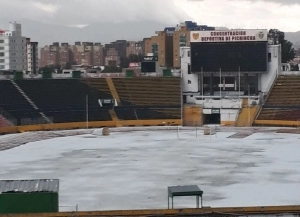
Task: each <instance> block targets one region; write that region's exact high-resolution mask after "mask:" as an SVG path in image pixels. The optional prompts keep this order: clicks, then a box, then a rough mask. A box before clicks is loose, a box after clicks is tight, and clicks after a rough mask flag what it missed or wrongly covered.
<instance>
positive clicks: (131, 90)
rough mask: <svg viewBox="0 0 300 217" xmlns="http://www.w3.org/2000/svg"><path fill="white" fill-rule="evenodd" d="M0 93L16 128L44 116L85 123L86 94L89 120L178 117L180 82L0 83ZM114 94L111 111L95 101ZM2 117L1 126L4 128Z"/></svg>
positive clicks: (1, 103)
mask: <svg viewBox="0 0 300 217" xmlns="http://www.w3.org/2000/svg"><path fill="white" fill-rule="evenodd" d="M112 82H113V88H114V89H115V91H114V92H115V93H114V94H113V93H112V87H111V86H112ZM108 83H109V84H108ZM0 91H1V93H2V94H0V109H2V110H3V111H4V112H5V114H6V113H7V114H9V115H11V117H13V119H14V118H15V119H16V120H17V123H16V124H15V125H22V124H24V125H32V124H34V125H36V124H44V122H43V123H42V122H41V123H40V122H38V121H39V119H43V121H45V120H44V119H45V117H46V118H49V120H51V122H52V123H71V122H85V121H86V120H87V112H86V108H87V106H86V99H87V96H88V120H89V121H90V122H91V121H112V120H114V121H115V120H160V119H181V88H180V78H119V79H110V80H109V81H108V80H107V79H103V78H100V79H99V78H98V79H97V78H85V79H25V80H15V81H11V80H1V81H0ZM116 95H117V96H118V98H119V99H118V101H120V104H119V106H116V107H115V109H114V110H113V109H112V108H111V107H101V106H100V104H99V99H113V98H116V97H115V96H116ZM119 96H120V97H119ZM41 114H43V115H41ZM112 114H113V115H112ZM113 116H114V118H113ZM5 119H6V118H5V117H3V120H2V119H1V120H2V122H1V123H2V125H3V126H4V125H5V126H9V122H6V120H7V119H6V120H5ZM24 120H25V121H24ZM33 120H35V121H33ZM25 122H26V123H25Z"/></svg>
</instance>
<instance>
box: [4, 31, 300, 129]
mask: <svg viewBox="0 0 300 217" xmlns="http://www.w3.org/2000/svg"><path fill="white" fill-rule="evenodd" d="M267 32H268V31H267V30H264V29H262V30H258V29H257V30H211V31H192V32H191V38H190V41H191V45H190V47H186V46H183V47H181V48H180V53H181V71H179V73H178V72H176V71H175V70H173V71H171V70H167V69H162V68H160V67H158V58H155V57H154V56H153V54H149V55H148V56H145V57H144V60H143V61H142V62H141V70H140V71H141V72H140V73H138V72H137V70H134V71H131V70H127V71H126V72H123V73H110V74H109V73H108V74H106V73H96V74H92V73H86V72H84V73H83V72H80V71H72V73H71V74H68V75H67V76H66V75H59V74H55V73H53V74H49V73H48V74H47V73H45V74H42V75H41V74H38V75H27V74H23V73H22V72H15V73H14V75H9V74H5V73H4V74H3V73H2V75H0V91H1V95H0V132H1V133H9V132H23V131H28V130H29V131H30V130H33V131H35V130H51V129H73V128H86V127H103V126H109V127H116V126H152V125H155V126H157V125H184V126H202V125H205V124H218V125H222V126H237V127H246V126H253V125H255V126H266V125H268V126H294V127H295V126H299V125H300V113H299V106H300V104H299V103H300V102H299V99H298V98H299V96H298V95H299V94H298V92H299V89H300V79H299V77H298V75H297V73H296V74H293V75H292V73H291V72H288V71H285V70H283V67H282V63H281V46H280V45H269V44H268V39H267ZM150 68H151V70H150V71H149V69H150ZM285 68H287V67H285Z"/></svg>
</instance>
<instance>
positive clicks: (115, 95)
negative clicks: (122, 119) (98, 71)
mask: <svg viewBox="0 0 300 217" xmlns="http://www.w3.org/2000/svg"><path fill="white" fill-rule="evenodd" d="M106 82H107V85H108V87H109V90H110V92H111V95H112V96H113V98H114V99H116V101H117V103H118V105H121V100H120V97H119V94H118V92H117V89H116V87H115V84H114V82H113V80H112V78H106Z"/></svg>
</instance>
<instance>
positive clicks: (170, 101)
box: [81, 77, 181, 120]
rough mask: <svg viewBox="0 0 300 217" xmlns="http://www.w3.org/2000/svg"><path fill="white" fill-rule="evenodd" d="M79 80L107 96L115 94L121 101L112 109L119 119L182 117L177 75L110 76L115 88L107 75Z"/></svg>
mask: <svg viewBox="0 0 300 217" xmlns="http://www.w3.org/2000/svg"><path fill="white" fill-rule="evenodd" d="M81 81H82V82H84V83H85V84H88V85H89V86H91V87H93V88H96V89H98V90H101V91H103V92H106V93H107V94H110V97H112V96H113V95H117V98H118V99H116V100H117V101H118V100H119V101H120V102H119V105H118V106H116V107H115V108H114V110H115V112H116V114H117V117H118V119H119V120H151V119H181V88H180V78H161V77H159V78H156V77H143V78H113V79H112V82H113V86H114V88H110V87H109V85H108V82H111V81H108V80H107V79H92V78H87V79H81ZM111 89H115V90H116V92H117V94H116V93H115V94H112V93H111ZM114 98H115V97H114Z"/></svg>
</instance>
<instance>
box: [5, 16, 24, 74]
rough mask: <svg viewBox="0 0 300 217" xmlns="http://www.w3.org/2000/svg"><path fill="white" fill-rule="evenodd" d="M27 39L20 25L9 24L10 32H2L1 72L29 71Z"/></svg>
mask: <svg viewBox="0 0 300 217" xmlns="http://www.w3.org/2000/svg"><path fill="white" fill-rule="evenodd" d="M26 48H27V46H26V37H23V36H22V26H21V24H20V23H17V22H11V23H9V30H0V70H16V71H26V70H27V59H26V56H27V55H26Z"/></svg>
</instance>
